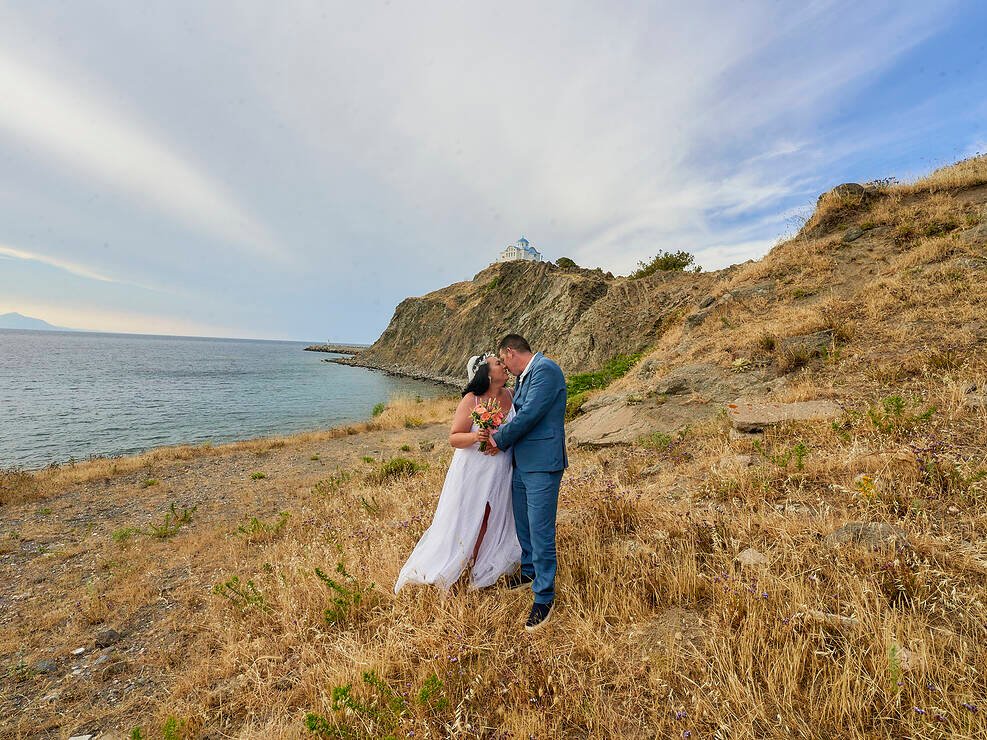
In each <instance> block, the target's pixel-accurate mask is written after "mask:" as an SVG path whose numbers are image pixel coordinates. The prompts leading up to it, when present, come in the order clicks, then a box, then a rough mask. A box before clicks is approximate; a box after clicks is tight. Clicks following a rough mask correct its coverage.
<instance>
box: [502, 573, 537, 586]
mask: <svg viewBox="0 0 987 740" xmlns="http://www.w3.org/2000/svg"><path fill="white" fill-rule="evenodd" d="M534 580H535V579H534V578H532V577H531V576H526V575H525V574H524V573H522V572H521V571H518V572H517V573H515V574H514V575H512V576H508V577H507V580H505V581H504V585H505V586H507V588H521V586H527V585H528V584H529V583H534Z"/></svg>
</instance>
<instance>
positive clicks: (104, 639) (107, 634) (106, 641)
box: [96, 629, 120, 648]
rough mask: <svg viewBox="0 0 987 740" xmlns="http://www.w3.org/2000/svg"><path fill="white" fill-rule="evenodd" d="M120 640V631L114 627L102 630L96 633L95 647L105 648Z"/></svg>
mask: <svg viewBox="0 0 987 740" xmlns="http://www.w3.org/2000/svg"><path fill="white" fill-rule="evenodd" d="M118 642H120V633H119V632H117V631H116V630H114V629H108V630H103V631H102V632H100V633H99V634H98V635H96V647H98V648H105V647H109V646H110V645H115V644H116V643H118Z"/></svg>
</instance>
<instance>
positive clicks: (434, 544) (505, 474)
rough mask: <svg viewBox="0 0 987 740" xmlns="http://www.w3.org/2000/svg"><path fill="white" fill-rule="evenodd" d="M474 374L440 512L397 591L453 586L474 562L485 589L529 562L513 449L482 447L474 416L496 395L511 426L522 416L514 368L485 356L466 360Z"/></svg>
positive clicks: (474, 574)
mask: <svg viewBox="0 0 987 740" xmlns="http://www.w3.org/2000/svg"><path fill="white" fill-rule="evenodd" d="M466 376H467V380H468V385H467V386H466V389H465V390H464V391H463V400H462V401H460V402H459V406H458V408H457V409H456V415H455V417H454V419H453V422H452V431H451V432H450V433H449V444H450V445H452V446H453V447H455V448H456V451H455V452H454V453H453V455H452V462H451V463H450V465H449V472H448V473H446V480H445V485H443V486H442V493H441V494H440V495H439V503H438V505H437V506H436V508H435V516H434V517H433V518H432V525H431V526H430V527H429V528H428V530H426V532H425V534H423V535H422V538H421V539H420V540H419V541H418V544H417V545H416V546H415V549H414V551H413V552H412V553H411V557H409V558H408V562H407V563H405V564H404V567H403V568H402V569H401V574H400V575H399V576H398V580H397V583H395V584H394V593H397V592H398V591H400V590H401V588H402V587H403V586H404V585H405V584H407V583H427V584H433V585H435V586H438V587H439V588H441V589H442V590H443V591H448V590H449V589H450V588H451V587H452V585H453V584H454V583H455V582H456V581H458V580H459V578H460V576H461V575H462V574H463V571H464V570H466V568H467V567H468V566H469V564H470V562H471V561H472V565H473V567H472V571H471V574H470V587H471V588H484V587H486V586H492V585H493V584H494V583H496V582H497V579H498V578H500V577H501V576H502V575H507V574H510V573H512V572H514V571H515V570H517V568H518V566H519V565H520V564H521V545H520V544H519V543H518V539H517V533H516V532H515V530H514V513H513V510H512V508H511V476H512V474H513V470H512V468H513V464H512V462H511V455H509V454H494V455H489V454H484V453H482V452H480V450H479V439H478V436H477V431H478V430H477V427H476V425H475V424H473V423H472V420H471V418H470V413H471V412H472V411H473V408H474V407H475V406H476V404H477V403H478V402H480V401H486V400H487V399H491V398H495V399H497V401H498V402H499V403H500V407H501V409H502V410H503V411H504V412H505V414H506V415H505V417H504V424H506V423H507V422H509V421H510V420H511V419H513V418H514V405H513V397H512V394H511V391H510V390H508V389H507V388H505V387H504V383H505V382H506V381H507V370H506V369H505V368H504V365H503V364H502V363H501V361H500V359H499V358H497V357H496V356H483V355H477V356H475V357H471V358H470V360H469V362H468V363H467V364H466Z"/></svg>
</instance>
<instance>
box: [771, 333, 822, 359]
mask: <svg viewBox="0 0 987 740" xmlns="http://www.w3.org/2000/svg"><path fill="white" fill-rule="evenodd" d="M832 343H833V330H832V329H823V330H822V331H817V332H813V333H812V334H797V335H796V336H793V337H785V338H784V339H782V340H781V341H780V342H779V343H778V350H779V351H780V352H781V353H782V354H786V353H790V352H808V353H810V354H813V355H817V354H821V353H823V352H825V351H826V350H828V349H829V347H830V345H831V344H832Z"/></svg>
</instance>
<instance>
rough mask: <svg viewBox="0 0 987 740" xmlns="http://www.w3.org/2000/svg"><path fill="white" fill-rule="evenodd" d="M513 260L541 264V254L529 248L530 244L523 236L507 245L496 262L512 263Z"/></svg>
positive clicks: (531, 247)
mask: <svg viewBox="0 0 987 740" xmlns="http://www.w3.org/2000/svg"><path fill="white" fill-rule="evenodd" d="M514 260H527V261H528V262H541V261H542V256H541V252H539V251H538V250H537V249H535V248H534V247H533V246H531V243H530V242H529V241H528V240H527V239H525V238H524V237H523V236H522V237H521V238H520V239H518V240H517V241H516V242H514V243H513V244H508V245H507V247H506V248H505V249H504V251H503V252H501V253H500V257H498V258H497V261H498V262H513V261H514Z"/></svg>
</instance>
